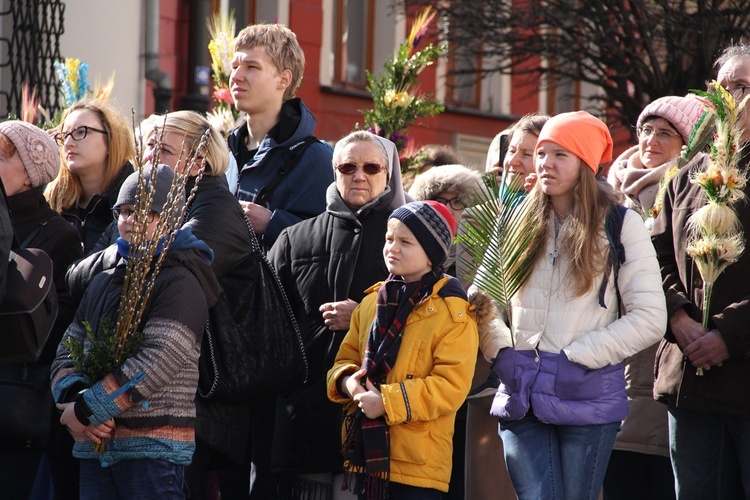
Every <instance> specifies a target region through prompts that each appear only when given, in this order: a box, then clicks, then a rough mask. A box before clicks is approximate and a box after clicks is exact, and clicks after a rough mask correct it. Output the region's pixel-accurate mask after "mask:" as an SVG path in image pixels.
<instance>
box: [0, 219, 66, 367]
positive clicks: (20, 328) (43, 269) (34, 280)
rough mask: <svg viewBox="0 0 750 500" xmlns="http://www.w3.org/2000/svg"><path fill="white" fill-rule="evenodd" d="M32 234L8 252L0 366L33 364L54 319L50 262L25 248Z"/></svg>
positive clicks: (54, 294) (39, 252) (0, 305)
mask: <svg viewBox="0 0 750 500" xmlns="http://www.w3.org/2000/svg"><path fill="white" fill-rule="evenodd" d="M40 228H41V226H40V227H39V228H37V229H36V230H35V231H33V232H32V233H31V234H30V235H29V237H28V238H26V241H24V243H23V244H22V245H21V246H20V248H19V247H18V246H17V245H16V243H17V240H16V239H15V237H14V238H13V241H14V248H13V249H12V250H11V252H10V258H9V259H8V267H7V274H6V290H5V298H4V299H3V301H2V303H0V362H2V363H25V362H30V361H36V360H37V359H39V355H40V354H41V353H42V349H44V344H45V343H46V342H47V339H48V338H49V334H50V332H51V331H52V326H53V325H54V323H55V319H56V318H57V291H56V289H55V283H54V276H53V274H52V272H53V269H52V259H50V257H49V255H47V253H46V252H44V251H43V250H40V249H38V248H25V246H26V244H28V242H30V241H31V239H32V238H33V237H34V236H35V235H36V233H37V232H38V231H39V229H40Z"/></svg>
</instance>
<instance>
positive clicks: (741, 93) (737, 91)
mask: <svg viewBox="0 0 750 500" xmlns="http://www.w3.org/2000/svg"><path fill="white" fill-rule="evenodd" d="M748 90H750V86H748V85H739V86H737V87H734V88H733V89H730V88H726V91H727V92H729V93H730V94H732V97H734V98H735V99H742V98H743V97H745V92H747V91H748Z"/></svg>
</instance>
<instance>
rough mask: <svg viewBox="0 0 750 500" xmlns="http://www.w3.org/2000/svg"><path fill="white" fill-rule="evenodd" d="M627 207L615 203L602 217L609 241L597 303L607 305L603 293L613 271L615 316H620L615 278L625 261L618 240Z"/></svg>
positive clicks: (618, 288)
mask: <svg viewBox="0 0 750 500" xmlns="http://www.w3.org/2000/svg"><path fill="white" fill-rule="evenodd" d="M627 212H628V209H627V208H626V207H624V206H622V205H615V206H613V207H611V208H610V209H609V211H607V216H606V218H605V219H604V232H605V234H606V235H607V240H608V241H609V252H608V253H607V264H606V268H605V271H604V277H603V278H602V284H601V285H600V286H599V305H600V306H602V307H605V308H606V307H607V306H606V305H605V303H604V295H605V293H606V291H607V283H608V282H609V274H610V273H613V275H614V279H615V293H616V294H617V317H618V318H619V317H620V316H621V311H620V304H621V302H622V300H621V298H620V287H619V285H618V283H617V278H618V275H619V271H620V265H622V263H624V262H625V247H623V246H622V242H621V241H620V234H621V233H622V226H623V224H624V222H625V214H626V213H627Z"/></svg>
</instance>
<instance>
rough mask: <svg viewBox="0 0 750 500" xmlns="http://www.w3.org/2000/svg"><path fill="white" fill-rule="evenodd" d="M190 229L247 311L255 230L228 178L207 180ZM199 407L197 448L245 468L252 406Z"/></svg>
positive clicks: (226, 291) (207, 403)
mask: <svg viewBox="0 0 750 500" xmlns="http://www.w3.org/2000/svg"><path fill="white" fill-rule="evenodd" d="M193 186H194V181H193V180H190V181H188V185H187V186H186V190H187V192H188V193H189V192H190V190H191V189H192V188H193ZM185 226H187V227H190V228H192V231H193V234H194V235H195V236H196V237H197V238H198V239H201V240H203V241H205V242H206V243H207V244H208V246H210V247H211V249H212V250H213V251H214V261H213V263H212V264H211V267H212V268H213V270H214V274H215V275H216V278H217V280H218V281H219V284H221V288H222V292H223V296H224V297H226V299H227V302H228V303H229V308H230V310H231V311H237V310H238V309H240V308H242V307H243V306H244V305H243V304H240V303H238V302H239V300H240V299H239V297H241V296H242V294H240V293H239V290H240V288H241V287H247V286H249V282H248V280H249V278H248V277H247V276H246V274H245V273H244V270H245V267H244V266H243V262H245V261H246V260H247V259H248V258H249V256H250V253H251V239H250V230H249V229H248V227H247V223H246V222H245V218H244V214H243V212H242V208H241V207H240V204H239V201H237V198H235V197H234V195H233V194H232V193H230V192H229V188H228V185H227V181H226V177H224V176H223V175H218V176H204V177H203V178H202V179H201V181H200V183H199V184H198V191H197V192H196V195H195V198H194V199H193V201H192V202H191V204H190V206H189V209H188V213H187V220H186V222H185V224H184V226H183V227H185ZM195 408H196V413H197V419H196V425H195V434H196V446H197V447H199V448H200V447H204V446H207V447H209V448H211V449H212V450H213V451H215V452H217V453H219V456H218V457H216V456H215V457H214V461H213V464H212V465H214V466H222V465H225V464H227V462H226V460H224V459H226V458H228V459H229V460H230V461H232V462H235V463H242V462H243V461H244V456H245V450H246V448H247V439H248V432H249V425H248V421H249V411H250V408H249V405H244V404H237V405H232V404H226V403H219V402H216V401H213V400H206V399H203V398H201V397H200V396H199V395H196V397H195Z"/></svg>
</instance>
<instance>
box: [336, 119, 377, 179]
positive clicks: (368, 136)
mask: <svg viewBox="0 0 750 500" xmlns="http://www.w3.org/2000/svg"><path fill="white" fill-rule="evenodd" d="M353 142H370V143H372V144H375V145H376V146H377V150H378V153H379V154H380V158H379V159H378V161H379V163H380V164H381V165H383V166H384V167H386V168H387V167H388V165H389V163H388V152H387V151H386V150H385V148H384V147H383V144H382V143H381V142H380V139H378V136H376V135H375V134H373V133H372V132H368V131H366V130H357V131H356V132H352V133H351V134H349V135H347V136H346V137H344V138H343V139H340V140H339V141H338V142H337V143H336V146H334V148H333V167H334V174H335V175H338V172H337V171H336V165H338V164H339V163H341V155H342V154H343V151H344V148H345V147H346V146H348V145H349V144H351V143H353ZM386 173H387V174H388V177H389V178H390V173H389V172H388V171H387V170H386Z"/></svg>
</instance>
